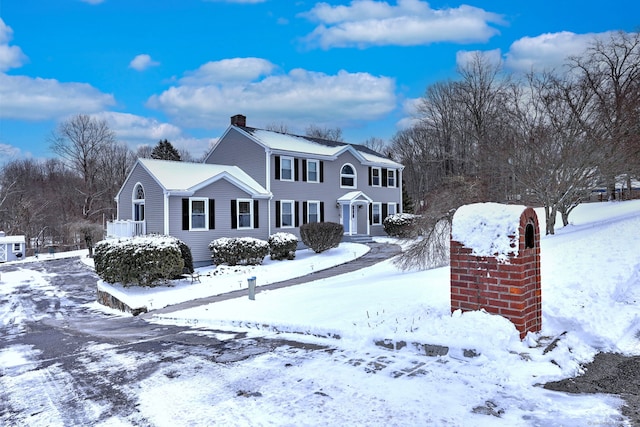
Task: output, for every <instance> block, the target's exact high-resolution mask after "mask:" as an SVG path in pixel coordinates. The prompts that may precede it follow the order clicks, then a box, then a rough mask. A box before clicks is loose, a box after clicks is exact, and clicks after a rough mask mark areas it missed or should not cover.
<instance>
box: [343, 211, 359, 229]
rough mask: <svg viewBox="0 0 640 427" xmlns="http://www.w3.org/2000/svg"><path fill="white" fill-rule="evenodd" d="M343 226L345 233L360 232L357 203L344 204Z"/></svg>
mask: <svg viewBox="0 0 640 427" xmlns="http://www.w3.org/2000/svg"><path fill="white" fill-rule="evenodd" d="M342 226H343V227H344V233H345V234H349V235H351V234H358V216H357V215H356V205H342Z"/></svg>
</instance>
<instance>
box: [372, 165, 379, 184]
mask: <svg viewBox="0 0 640 427" xmlns="http://www.w3.org/2000/svg"><path fill="white" fill-rule="evenodd" d="M380 182H381V179H380V168H371V185H373V186H374V187H380Z"/></svg>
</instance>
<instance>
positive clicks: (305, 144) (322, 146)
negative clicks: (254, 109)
mask: <svg viewBox="0 0 640 427" xmlns="http://www.w3.org/2000/svg"><path fill="white" fill-rule="evenodd" d="M232 128H236V129H239V130H241V131H242V132H244V133H245V134H247V135H248V136H249V137H251V138H253V139H254V140H256V141H257V142H259V143H260V144H262V145H263V146H265V147H267V148H270V149H271V150H274V151H279V152H290V153H292V154H293V153H302V154H312V155H316V156H322V157H329V158H336V157H337V156H339V155H340V154H342V153H344V152H345V151H351V152H352V153H353V154H354V155H355V156H356V157H359V158H360V160H361V161H362V162H363V163H365V164H372V165H377V166H382V167H392V168H398V169H402V167H403V166H402V165H401V164H400V163H397V162H394V161H393V160H391V159H389V158H387V157H385V156H383V155H382V154H380V153H376V152H375V151H373V150H371V149H370V148H368V147H365V146H364V145H356V144H348V143H346V142H341V141H331V140H328V139H322V138H314V137H311V136H302V135H292V134H288V133H282V132H275V131H270V130H265V129H256V128H251V127H240V126H232Z"/></svg>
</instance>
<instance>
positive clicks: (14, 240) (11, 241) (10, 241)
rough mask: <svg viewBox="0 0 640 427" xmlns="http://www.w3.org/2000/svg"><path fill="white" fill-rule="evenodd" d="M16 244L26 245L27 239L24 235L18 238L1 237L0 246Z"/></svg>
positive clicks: (17, 236)
mask: <svg viewBox="0 0 640 427" xmlns="http://www.w3.org/2000/svg"><path fill="white" fill-rule="evenodd" d="M14 243H25V238H24V236H22V235H16V236H4V235H0V245H7V244H10V245H12V244H14Z"/></svg>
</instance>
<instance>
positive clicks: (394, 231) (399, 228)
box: [382, 213, 420, 237]
mask: <svg viewBox="0 0 640 427" xmlns="http://www.w3.org/2000/svg"><path fill="white" fill-rule="evenodd" d="M419 218H420V215H414V214H410V213H398V214H394V215H389V216H388V217H386V218H385V219H384V221H382V225H383V227H384V231H385V232H386V233H387V234H388V235H389V236H391V237H412V236H414V235H415V234H416V231H415V228H416V227H415V225H416V222H417V220H418V219H419Z"/></svg>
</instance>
